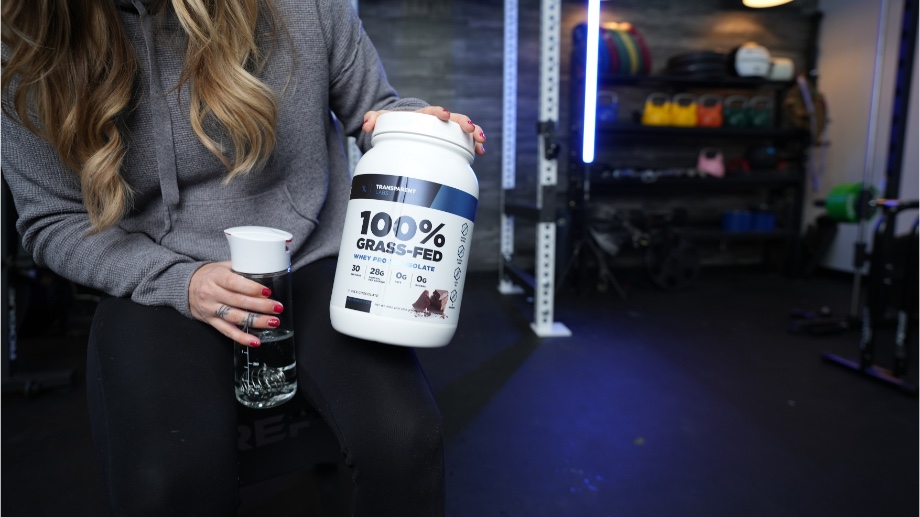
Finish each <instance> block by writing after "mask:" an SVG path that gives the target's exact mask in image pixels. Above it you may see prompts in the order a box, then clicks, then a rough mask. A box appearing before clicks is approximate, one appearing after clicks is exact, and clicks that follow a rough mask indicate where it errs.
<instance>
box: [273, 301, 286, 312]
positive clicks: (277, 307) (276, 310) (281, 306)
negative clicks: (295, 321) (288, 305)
mask: <svg viewBox="0 0 920 517" xmlns="http://www.w3.org/2000/svg"><path fill="white" fill-rule="evenodd" d="M272 310H273V311H275V312H277V313H278V314H281V312H282V311H283V310H284V306H283V305H281V304H280V303H276V304H275V306H274V307H272Z"/></svg>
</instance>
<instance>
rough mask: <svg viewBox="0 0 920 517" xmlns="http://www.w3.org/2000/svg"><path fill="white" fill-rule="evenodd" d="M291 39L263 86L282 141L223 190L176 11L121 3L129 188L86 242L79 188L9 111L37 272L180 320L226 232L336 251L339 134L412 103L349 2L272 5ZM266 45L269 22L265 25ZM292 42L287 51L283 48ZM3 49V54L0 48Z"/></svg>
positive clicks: (10, 155)
mask: <svg viewBox="0 0 920 517" xmlns="http://www.w3.org/2000/svg"><path fill="white" fill-rule="evenodd" d="M275 2H276V4H277V6H278V11H279V13H280V15H281V18H282V19H283V22H284V25H285V27H286V30H287V32H288V34H289V36H290V39H288V38H287V37H286V36H284V35H281V36H279V38H278V40H277V41H276V42H275V50H274V53H273V54H272V59H271V62H270V64H269V65H268V66H267V67H266V69H265V70H264V71H263V72H262V74H261V78H262V80H263V81H265V82H266V83H267V84H268V85H270V86H271V87H272V88H274V90H275V91H276V92H277V93H278V96H279V105H280V114H279V118H278V126H277V147H276V149H275V152H274V154H273V155H272V157H271V159H270V161H269V162H268V165H267V166H266V167H265V168H264V169H263V170H259V171H255V172H253V173H251V174H249V175H246V176H243V177H237V178H236V179H235V180H233V181H232V182H230V183H229V184H227V185H225V184H224V183H223V182H224V178H225V177H226V169H225V168H224V167H223V165H222V164H221V163H220V161H219V160H218V159H217V158H216V157H215V156H214V155H212V154H211V153H210V152H209V151H208V150H207V149H206V148H205V147H204V146H203V145H202V144H201V142H200V141H199V140H198V137H197V136H196V135H195V133H194V131H193V130H192V127H191V124H190V122H189V115H188V111H189V108H188V106H189V95H188V94H189V92H188V87H187V85H186V86H183V87H182V89H181V90H179V91H178V92H177V91H176V90H175V89H174V87H175V85H176V84H177V83H178V79H179V74H180V72H181V69H182V63H183V55H184V45H183V41H184V37H183V34H182V30H181V28H180V27H179V24H178V21H177V20H176V19H175V17H174V15H173V14H171V12H167V13H165V14H163V15H161V16H157V17H153V16H150V15H148V14H147V12H146V8H145V4H146V1H144V0H116V3H117V4H118V12H119V16H120V19H121V22H122V24H123V28H124V30H125V32H126V34H127V35H128V37H129V39H130V41H131V43H132V45H133V46H134V51H135V54H136V56H137V58H138V62H139V65H140V68H141V71H140V74H139V76H138V78H137V81H136V86H135V91H136V93H135V97H136V99H135V100H136V102H135V106H136V107H134V108H133V109H132V110H131V111H130V113H128V114H127V115H126V116H125V118H124V127H125V128H126V130H127V131H126V135H127V140H128V149H127V155H126V157H125V160H124V165H123V167H122V174H123V176H124V178H125V179H126V180H127V181H128V183H129V184H130V185H131V187H132V188H133V190H134V192H135V197H134V204H133V207H132V209H131V210H130V212H129V213H128V214H127V216H126V217H125V218H124V219H123V220H122V221H121V222H120V223H119V224H118V225H117V226H116V227H113V228H109V229H107V230H105V231H102V232H100V233H98V234H95V235H88V233H87V232H88V230H89V228H90V224H89V219H88V217H87V215H86V211H85V209H84V207H83V204H82V196H81V193H80V183H79V180H78V178H77V176H76V174H74V173H73V172H71V171H68V170H67V169H65V167H64V166H63V165H62V164H61V162H60V160H59V159H58V158H57V155H56V154H55V153H54V151H53V149H52V148H51V146H50V145H49V144H48V143H47V142H45V141H43V140H41V139H40V138H38V137H36V136H35V135H34V134H32V133H30V132H29V131H28V130H26V129H25V128H24V127H23V126H22V125H20V124H18V123H16V122H15V121H12V120H10V119H8V118H6V117H4V118H3V121H2V137H3V139H2V167H3V176H4V178H5V179H6V180H7V182H8V183H9V186H10V189H11V190H12V193H13V198H14V200H15V204H16V209H17V210H18V212H19V216H20V218H19V220H18V222H17V228H18V230H19V232H20V234H21V235H22V238H23V245H24V247H25V248H26V250H28V251H29V252H30V253H32V255H33V256H34V258H35V260H36V262H37V263H38V264H39V265H41V266H47V267H48V268H50V269H52V270H53V271H55V272H57V273H58V274H60V275H62V276H64V277H65V278H68V279H70V280H72V281H74V282H76V283H78V284H81V285H86V286H89V287H93V288H96V289H99V290H101V291H104V292H106V293H108V294H111V295H113V296H119V297H128V296H130V297H131V299H132V300H134V301H135V302H138V303H141V304H145V305H165V306H170V307H173V308H175V309H177V310H178V311H180V312H181V313H182V314H184V315H186V316H190V313H189V308H188V285H189V281H190V279H191V276H192V274H193V273H194V272H195V271H196V270H197V269H198V268H199V267H201V265H203V264H204V263H206V262H213V261H221V260H228V259H229V248H228V245H227V242H226V238H225V237H224V235H223V230H224V229H225V228H230V227H232V226H240V225H259V226H270V227H273V228H279V229H282V230H285V231H288V232H291V233H292V234H294V240H293V243H292V244H293V248H292V261H293V264H292V265H293V268H294V269H295V270H296V269H297V268H299V267H301V266H303V265H305V264H309V263H310V262H313V261H315V260H317V259H320V258H324V257H330V256H334V255H335V254H336V253H337V252H338V247H339V239H340V238H339V235H340V233H341V229H342V225H343V220H344V215H345V206H346V204H347V201H348V195H349V185H350V177H349V174H348V169H347V165H346V158H345V152H344V149H343V144H342V135H341V134H339V132H338V129H337V126H336V124H335V122H334V119H333V116H332V114H333V113H334V114H335V117H336V118H337V119H338V120H339V121H340V123H341V128H342V129H343V130H344V133H345V134H348V135H353V136H359V138H358V143H359V147H361V148H362V150H367V148H368V146H369V137H368V135H366V134H359V133H360V127H361V125H362V124H363V122H364V119H363V115H364V113H365V112H367V111H368V110H379V109H397V110H398V109H404V110H405V109H418V108H421V107H424V106H425V103H423V102H422V101H420V100H418V99H401V100H400V99H398V97H397V95H396V92H395V91H394V90H393V89H392V87H391V86H390V85H389V83H388V82H387V79H386V76H385V74H384V71H383V68H382V66H381V64H380V60H379V58H378V56H377V53H376V51H375V49H374V47H373V45H372V44H371V42H370V41H369V40H368V38H367V36H366V34H365V33H364V31H363V29H362V28H361V24H360V21H359V19H358V18H357V16H356V14H355V12H354V10H353V9H352V8H351V6H350V5H349V4H348V3H347V0H275ZM260 29H264V30H260V34H262V38H263V39H265V38H267V36H266V34H267V33H268V32H267V26H265V27H261V28H260ZM292 46H293V48H291V47H292ZM4 54H5V52H4Z"/></svg>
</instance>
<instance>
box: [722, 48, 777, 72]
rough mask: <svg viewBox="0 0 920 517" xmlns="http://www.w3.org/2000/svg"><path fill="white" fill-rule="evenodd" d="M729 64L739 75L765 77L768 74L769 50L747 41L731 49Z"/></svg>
mask: <svg viewBox="0 0 920 517" xmlns="http://www.w3.org/2000/svg"><path fill="white" fill-rule="evenodd" d="M729 64H730V65H731V67H732V72H734V73H735V74H736V75H738V76H739V77H766V76H767V75H769V74H770V51H769V50H767V48H766V47H764V46H762V45H758V44H757V43H754V42H752V41H749V42H747V43H745V44H744V45H741V46H740V47H738V48H735V49H734V50H732V51H731V53H730V54H729Z"/></svg>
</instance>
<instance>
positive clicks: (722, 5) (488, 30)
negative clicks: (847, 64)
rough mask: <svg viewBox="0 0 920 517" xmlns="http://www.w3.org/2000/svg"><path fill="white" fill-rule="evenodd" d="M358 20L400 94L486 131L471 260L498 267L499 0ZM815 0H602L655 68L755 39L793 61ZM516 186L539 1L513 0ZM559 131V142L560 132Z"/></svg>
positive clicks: (574, 15) (526, 194) (566, 44)
mask: <svg viewBox="0 0 920 517" xmlns="http://www.w3.org/2000/svg"><path fill="white" fill-rule="evenodd" d="M359 4H360V5H359V13H360V15H361V18H362V20H363V21H364V27H365V30H366V31H367V33H368V35H369V36H370V38H371V39H372V40H373V42H374V44H375V45H376V46H377V50H378V51H379V53H380V56H381V59H382V60H383V63H384V66H385V67H386V69H387V73H388V75H389V78H390V81H391V82H392V83H393V85H394V86H395V87H396V88H397V90H398V91H399V92H400V94H401V95H403V96H412V97H420V98H423V99H425V100H427V101H428V102H430V103H432V104H440V105H443V106H445V107H447V108H448V109H450V110H452V111H455V112H459V113H464V114H466V115H469V116H470V117H471V118H472V119H473V120H474V121H475V122H476V123H477V124H480V125H481V126H482V127H483V128H484V129H485V132H486V136H487V138H488V141H487V143H486V150H487V154H486V156H484V157H479V158H477V159H476V162H475V163H474V164H473V168H474V169H475V171H476V173H477V176H478V177H479V181H480V190H481V195H480V205H479V212H478V214H477V218H476V233H475V238H474V245H473V247H472V248H473V253H472V258H471V267H472V268H473V269H474V270H496V269H497V264H498V257H499V239H500V234H499V189H500V188H501V149H502V138H501V137H502V91H503V90H502V79H503V69H502V65H503V62H502V54H503V34H504V33H503V22H504V6H503V2H502V1H501V0H374V1H371V0H363V1H359ZM586 5H587V2H586V1H584V2H580V1H579V2H576V1H564V2H563V4H562V23H561V29H562V34H561V42H562V45H561V58H562V63H563V67H562V70H563V71H562V77H561V80H562V85H561V86H562V93H563V99H566V98H567V95H568V91H569V90H568V82H569V81H568V74H569V73H570V63H571V59H570V58H571V51H572V46H571V30H572V28H573V27H574V26H575V25H577V24H578V23H581V22H583V21H585V19H586V18H587V15H586V12H585V9H586ZM816 9H817V0H796V1H795V2H793V3H792V4H789V5H788V6H785V7H779V8H774V9H767V10H752V9H746V8H742V7H741V0H695V1H692V2H688V1H684V0H617V1H616V2H615V3H614V2H604V3H603V4H602V10H603V12H602V19H603V20H604V21H614V20H616V21H629V22H632V23H633V24H634V25H635V26H636V27H637V28H638V29H639V30H640V31H641V32H642V34H643V36H644V38H645V39H646V41H647V42H648V45H649V47H650V53H651V54H652V61H653V63H654V65H653V66H654V68H653V70H654V71H658V70H660V69H661V68H662V67H663V66H664V63H665V62H666V61H667V58H668V57H670V56H672V55H674V54H678V53H681V52H686V51H689V50H700V49H715V50H720V51H727V50H730V49H731V48H732V47H735V46H738V45H740V44H742V43H744V42H746V41H756V42H758V43H760V44H762V45H764V46H766V47H767V48H768V49H770V51H771V53H772V54H773V55H776V56H783V57H789V58H792V59H793V60H794V61H795V63H796V66H797V70H802V69H803V68H804V66H805V64H806V62H807V54H808V46H809V41H810V38H811V36H812V35H811V34H810V22H809V19H810V15H811V14H812V13H814V12H815V11H816ZM518 10H519V24H520V25H519V29H518V33H519V41H518V51H519V58H518V59H519V65H518V121H517V124H518V125H517V129H518V131H517V133H518V134H517V154H518V156H517V189H516V191H515V197H519V198H521V199H522V200H524V201H533V200H534V199H535V195H536V194H535V192H536V188H535V176H536V166H537V164H536V163H537V162H536V153H537V139H536V123H537V115H538V111H537V102H538V96H539V91H538V73H539V50H540V34H539V23H540V1H539V0H519V3H518ZM568 111H569V106H568V102H567V101H566V100H563V101H562V102H561V103H560V119H561V120H560V125H559V127H561V128H564V127H567V124H568ZM560 141H561V142H562V143H563V144H566V141H565V136H564V135H562V136H561V139H560ZM566 154H567V150H565V149H564V150H563V153H562V155H561V156H562V161H561V163H560V179H559V184H560V188H561V189H562V188H564V187H565V185H566V171H567V164H566V162H565V160H566V158H565V156H566ZM528 226H529V225H526V224H519V225H518V228H519V230H518V231H517V237H518V239H516V241H517V242H518V244H516V248H515V249H516V251H517V252H518V254H519V256H526V254H528V253H532V247H529V246H531V245H530V242H529V241H530V237H531V235H532V233H531V232H530V231H528Z"/></svg>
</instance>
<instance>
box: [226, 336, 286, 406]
mask: <svg viewBox="0 0 920 517" xmlns="http://www.w3.org/2000/svg"><path fill="white" fill-rule="evenodd" d="M270 332H271V334H269V335H263V336H260V339H261V342H262V344H261V346H259V347H258V348H255V347H250V346H246V345H240V344H237V345H236V348H237V350H236V355H235V356H234V359H235V363H236V364H235V373H236V375H235V379H234V380H235V388H236V398H237V400H239V401H240V403H241V404H243V405H245V406H249V407H254V408H267V407H272V406H277V405H278V404H281V403H282V402H285V401H287V400H288V399H290V398H291V397H293V396H294V394H295V393H296V392H297V364H296V361H295V359H294V332H293V331H291V330H285V331H281V332H277V331H270Z"/></svg>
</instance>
